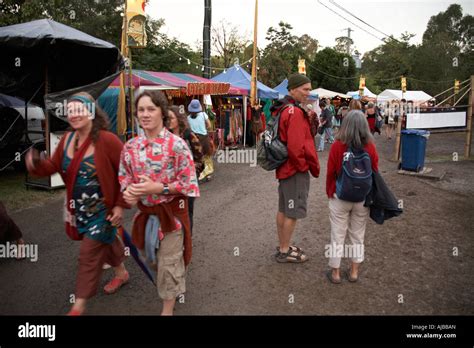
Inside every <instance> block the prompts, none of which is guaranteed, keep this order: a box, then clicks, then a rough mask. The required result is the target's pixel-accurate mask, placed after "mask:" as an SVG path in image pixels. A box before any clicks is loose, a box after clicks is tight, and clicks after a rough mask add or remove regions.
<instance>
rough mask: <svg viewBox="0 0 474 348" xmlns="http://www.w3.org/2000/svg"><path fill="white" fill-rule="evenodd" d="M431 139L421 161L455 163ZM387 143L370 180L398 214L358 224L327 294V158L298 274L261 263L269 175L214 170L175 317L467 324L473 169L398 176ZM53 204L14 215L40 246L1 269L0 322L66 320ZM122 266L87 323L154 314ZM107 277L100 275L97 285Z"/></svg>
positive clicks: (295, 268) (235, 168) (69, 281)
mask: <svg viewBox="0 0 474 348" xmlns="http://www.w3.org/2000/svg"><path fill="white" fill-rule="evenodd" d="M430 140H432V141H431V142H430V143H429V144H428V155H431V154H436V155H440V154H441V155H448V154H450V153H452V152H454V151H458V152H459V153H462V144H463V137H460V136H452V135H449V137H448V136H441V135H437V136H436V137H433V138H432V139H430ZM392 141H393V140H392ZM392 144H393V143H389V142H387V141H386V140H385V139H383V138H377V147H378V149H379V153H380V156H381V163H380V170H381V172H382V175H383V176H384V178H385V180H386V181H387V183H388V184H389V186H390V187H391V188H392V190H393V192H394V193H395V194H396V196H397V197H398V198H399V199H402V200H403V204H404V209H405V212H404V214H403V215H402V216H401V217H399V218H396V219H392V220H389V221H388V222H386V223H385V224H384V225H382V226H380V225H375V224H374V223H373V222H372V221H370V222H369V223H368V228H367V232H366V245H365V252H366V260H365V262H364V264H363V265H362V268H361V269H362V273H361V279H360V282H358V283H356V284H349V283H348V282H347V281H346V282H343V284H342V285H338V286H336V285H332V284H329V282H328V281H327V279H326V278H325V275H324V271H325V270H326V269H327V261H328V260H327V259H326V258H325V256H324V246H325V245H326V244H328V243H329V217H328V208H327V198H326V196H325V194H324V192H325V176H326V175H325V170H326V160H327V153H328V150H326V151H325V152H324V153H322V154H321V153H320V162H321V165H322V174H321V177H320V178H319V179H314V178H313V179H311V190H310V195H309V207H308V211H309V216H308V217H307V218H306V219H304V220H301V221H300V222H299V223H298V225H297V230H296V234H295V238H294V242H295V243H297V244H298V245H300V246H302V247H303V248H304V249H305V250H306V251H307V253H308V254H309V256H310V261H309V262H307V263H305V264H301V265H295V264H277V263H276V262H275V261H274V260H273V259H272V257H271V256H272V254H273V253H274V251H275V246H276V245H277V239H276V232H275V214H276V210H277V182H276V180H275V179H274V173H273V172H272V173H268V172H264V171H263V170H261V169H260V168H258V167H255V168H252V167H249V166H248V165H237V164H235V165H231V164H228V165H219V166H217V173H216V175H215V178H214V180H213V181H211V182H209V183H206V184H205V185H202V197H201V198H200V199H199V200H198V201H197V202H196V208H195V233H194V254H193V260H192V264H191V266H190V269H189V271H188V276H187V288H188V291H187V293H186V297H185V303H182V304H179V305H178V306H177V309H176V314H178V315H188V314H191V315H193V314H204V315H206V314H317V315H332V314H395V315H400V314H427V315H430V314H471V315H472V314H474V299H473V296H472V287H473V285H474V273H473V272H472V270H473V269H474V255H473V253H474V235H473V226H474V214H473V212H474V200H473V199H472V193H474V161H465V162H457V163H454V162H453V163H449V162H448V163H446V162H444V163H428V165H430V166H439V167H440V168H441V167H443V168H444V169H445V170H446V171H447V172H448V174H447V176H446V179H445V180H443V181H442V182H431V181H427V180H421V179H418V178H414V177H408V176H401V175H398V174H397V173H396V167H397V165H396V163H393V162H390V161H387V159H388V158H390V157H391V156H392ZM61 203H62V201H61V199H58V200H55V201H54V202H52V203H50V204H48V205H47V206H44V207H43V208H42V209H41V210H38V209H37V208H35V209H27V210H23V211H21V212H18V213H16V214H14V216H13V217H14V219H15V220H16V222H17V223H18V225H19V226H20V227H21V229H22V230H23V232H24V234H25V236H26V239H27V241H28V242H29V243H37V244H38V245H39V260H38V262H36V263H31V262H29V261H21V262H18V261H15V260H0V279H1V280H2V281H1V285H0V308H1V309H0V314H53V315H56V314H58V315H61V314H64V313H66V312H67V310H68V308H69V302H68V301H69V296H70V294H71V293H73V291H74V282H75V273H76V267H77V261H76V259H77V256H78V244H77V243H74V242H71V241H69V240H67V239H66V236H65V234H64V232H63V226H62V223H61ZM131 216H132V213H131V212H129V213H128V214H127V221H128V222H127V224H126V226H127V227H128V228H129V227H130V220H131ZM455 247H456V248H458V252H459V256H453V248H455ZM236 248H238V249H236ZM236 251H238V252H239V255H238V256H236V255H235V254H236ZM346 264H347V261H346V260H343V265H346ZM127 267H128V268H129V270H130V271H131V282H130V283H129V284H128V285H127V286H126V287H125V288H123V289H122V290H121V291H120V292H119V293H118V294H116V295H113V296H107V295H104V294H103V293H102V292H101V293H100V294H99V295H98V296H97V297H96V298H95V299H93V300H92V301H91V302H90V303H89V307H88V313H89V314H120V315H129V314H132V315H140V314H145V315H151V314H153V315H154V314H159V311H160V307H161V305H160V301H159V300H158V297H157V294H156V290H155V288H154V287H153V286H152V284H151V283H150V282H149V281H148V280H147V279H146V278H145V276H144V275H143V274H142V273H141V271H140V270H139V269H138V267H137V266H136V265H135V263H134V262H133V261H132V260H128V261H127ZM111 275H112V274H111V271H107V273H106V276H105V277H103V282H102V284H105V282H106V281H107V280H108V279H109V278H110V277H111ZM400 295H401V296H402V297H403V303H399V301H400V299H401V297H400ZM292 300H293V301H292Z"/></svg>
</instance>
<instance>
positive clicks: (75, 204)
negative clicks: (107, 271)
mask: <svg viewBox="0 0 474 348" xmlns="http://www.w3.org/2000/svg"><path fill="white" fill-rule="evenodd" d="M67 120H68V122H69V125H70V127H71V131H69V132H66V134H64V136H63V137H62V138H61V141H60V143H59V145H58V148H57V150H56V151H55V152H54V154H53V156H52V158H51V159H42V160H41V159H40V158H39V157H40V156H39V154H38V153H37V152H35V151H34V150H31V151H29V152H28V154H27V156H26V165H27V169H28V171H29V172H30V173H31V174H33V175H37V176H49V175H52V174H54V173H59V174H60V175H61V177H62V179H63V181H64V183H65V185H66V191H67V194H66V202H65V222H66V233H67V234H68V236H69V237H70V238H71V239H73V240H81V247H80V252H79V271H78V274H77V281H76V292H75V298H76V300H75V303H74V305H73V307H72V309H71V310H70V312H69V313H68V315H81V314H82V313H83V312H84V310H85V304H86V301H87V300H88V299H89V298H91V297H93V296H94V295H95V294H96V292H97V289H98V286H99V282H100V276H101V274H102V268H103V265H104V264H109V265H111V266H113V267H114V270H115V278H113V279H112V281H110V282H109V283H108V284H107V285H106V286H105V287H104V291H105V293H107V294H112V293H115V292H116V291H117V290H118V289H119V288H120V287H121V286H122V285H124V284H125V283H127V282H128V279H129V275H128V272H127V270H126V269H125V266H124V264H123V261H124V258H125V255H124V246H123V243H122V241H121V240H120V238H119V237H118V236H117V228H118V227H119V226H120V225H121V223H122V216H123V209H124V208H129V205H128V204H127V203H126V202H125V201H124V199H123V196H122V193H121V192H120V185H119V182H118V175H117V174H118V169H119V163H120V153H121V151H122V147H123V143H122V142H121V141H120V139H119V138H118V137H117V136H116V135H115V134H113V133H111V132H109V131H107V128H108V120H107V115H106V114H105V113H104V111H102V110H101V109H100V108H99V106H98V105H97V103H96V101H95V100H94V98H93V97H92V96H91V95H89V94H87V93H84V92H82V93H77V94H74V95H73V96H72V97H70V98H69V99H68V104H67Z"/></svg>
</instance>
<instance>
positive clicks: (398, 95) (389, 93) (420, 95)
mask: <svg viewBox="0 0 474 348" xmlns="http://www.w3.org/2000/svg"><path fill="white" fill-rule="evenodd" d="M402 98H403V99H405V100H407V101H408V100H413V101H417V102H424V101H427V100H430V99H432V98H433V97H432V96H430V95H429V94H427V93H425V92H423V91H406V92H405V93H403V97H402V91H401V90H398V89H386V90H385V91H383V92H382V93H380V94H379V95H378V96H377V101H390V100H394V99H398V100H400V99H402Z"/></svg>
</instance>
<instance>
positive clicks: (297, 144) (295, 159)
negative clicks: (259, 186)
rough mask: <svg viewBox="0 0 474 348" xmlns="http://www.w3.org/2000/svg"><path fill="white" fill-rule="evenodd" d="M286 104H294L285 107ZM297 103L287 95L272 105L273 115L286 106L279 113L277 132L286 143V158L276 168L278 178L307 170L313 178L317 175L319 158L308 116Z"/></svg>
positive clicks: (284, 177)
mask: <svg viewBox="0 0 474 348" xmlns="http://www.w3.org/2000/svg"><path fill="white" fill-rule="evenodd" d="M288 104H293V105H294V106H291V105H290V106H288V107H286V106H287V105H288ZM298 105H299V104H298V102H297V101H296V100H294V99H293V98H291V97H289V96H287V97H285V98H284V99H283V100H282V101H280V102H278V103H277V104H275V105H274V106H273V107H272V114H273V115H276V114H278V113H279V112H280V111H281V110H282V109H283V108H285V107H286V108H285V109H284V110H283V111H282V112H281V115H280V124H279V128H278V133H279V136H280V139H281V141H282V142H283V143H285V144H286V145H287V148H288V160H287V161H286V162H285V163H283V164H282V165H281V166H280V167H278V168H277V170H276V177H277V179H280V180H281V179H286V178H289V177H290V176H293V175H295V174H296V173H297V172H301V173H305V172H307V171H308V170H309V171H310V173H311V175H312V176H314V177H315V178H317V177H318V176H319V170H320V167H319V160H318V155H317V153H316V147H315V145H314V138H313V137H312V136H311V127H310V122H309V117H308V115H307V113H306V112H305V111H304V110H303V109H302V108H301V107H299V106H298Z"/></svg>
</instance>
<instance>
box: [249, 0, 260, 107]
mask: <svg viewBox="0 0 474 348" xmlns="http://www.w3.org/2000/svg"><path fill="white" fill-rule="evenodd" d="M257 22H258V0H255V23H254V29H253V57H252V78H251V80H250V105H252V106H255V105H257V27H258V25H257Z"/></svg>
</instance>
